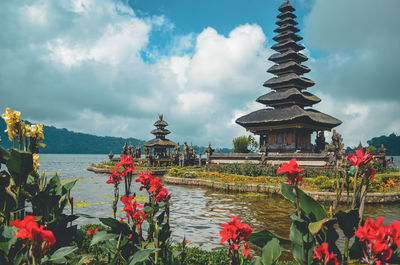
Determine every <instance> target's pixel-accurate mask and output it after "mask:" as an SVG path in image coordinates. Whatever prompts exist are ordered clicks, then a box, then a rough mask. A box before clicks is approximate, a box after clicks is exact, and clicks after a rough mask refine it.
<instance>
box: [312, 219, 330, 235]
mask: <svg viewBox="0 0 400 265" xmlns="http://www.w3.org/2000/svg"><path fill="white" fill-rule="evenodd" d="M329 220H332V219H331V218H325V219H322V220H319V221H317V222H313V223H309V224H308V230H309V231H310V233H311V234H312V235H313V236H315V235H316V234H318V232H319V231H320V230H321V229H322V227H323V226H324V224H325V223H326V222H328V221H329Z"/></svg>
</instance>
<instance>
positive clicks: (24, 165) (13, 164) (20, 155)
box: [6, 149, 33, 186]
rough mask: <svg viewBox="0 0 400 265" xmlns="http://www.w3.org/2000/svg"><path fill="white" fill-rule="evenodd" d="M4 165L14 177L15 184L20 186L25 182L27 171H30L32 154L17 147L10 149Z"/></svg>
mask: <svg viewBox="0 0 400 265" xmlns="http://www.w3.org/2000/svg"><path fill="white" fill-rule="evenodd" d="M6 166H7V169H8V171H9V172H10V174H11V176H13V178H14V181H15V185H17V186H21V185H22V184H25V182H26V179H27V177H28V175H29V173H30V172H31V171H32V167H33V159H32V154H31V153H29V152H25V151H21V150H17V149H11V153H10V157H9V158H8V160H7V163H6Z"/></svg>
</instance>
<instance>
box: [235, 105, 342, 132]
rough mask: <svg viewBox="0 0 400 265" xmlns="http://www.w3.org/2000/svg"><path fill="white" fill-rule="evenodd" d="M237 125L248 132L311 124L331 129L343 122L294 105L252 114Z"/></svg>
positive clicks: (238, 121)
mask: <svg viewBox="0 0 400 265" xmlns="http://www.w3.org/2000/svg"><path fill="white" fill-rule="evenodd" d="M236 123H238V124H240V125H242V126H243V127H245V128H246V129H248V130H251V128H252V127H260V126H262V127H263V128H265V129H268V127H269V126H277V125H282V124H285V125H287V127H288V128H290V127H291V126H292V127H293V128H295V126H293V125H294V124H309V125H310V126H311V127H315V128H316V129H317V128H318V127H321V128H324V129H331V128H333V127H336V126H338V125H340V124H341V123H342V122H341V121H340V120H338V119H336V118H334V117H332V116H329V115H327V114H324V113H322V112H319V111H317V110H313V109H302V108H301V107H299V106H296V105H293V106H290V107H286V108H279V109H271V108H268V109H261V110H257V111H254V112H251V113H249V114H247V115H245V116H242V117H240V118H239V119H237V120H236Z"/></svg>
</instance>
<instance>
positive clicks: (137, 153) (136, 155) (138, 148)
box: [135, 144, 142, 158]
mask: <svg viewBox="0 0 400 265" xmlns="http://www.w3.org/2000/svg"><path fill="white" fill-rule="evenodd" d="M141 155H142V148H141V146H140V144H138V145H137V146H136V150H135V157H136V158H140V156H141Z"/></svg>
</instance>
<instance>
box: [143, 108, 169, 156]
mask: <svg viewBox="0 0 400 265" xmlns="http://www.w3.org/2000/svg"><path fill="white" fill-rule="evenodd" d="M154 126H155V127H156V129H154V130H152V131H151V133H152V134H154V135H155V137H156V138H154V139H152V140H150V141H148V142H146V143H145V144H144V148H145V150H147V152H146V151H145V153H146V157H149V156H152V154H153V155H154V156H156V157H158V158H169V153H168V152H167V151H168V149H169V148H174V147H175V145H176V144H175V143H174V142H172V141H170V140H168V139H166V138H165V136H166V135H168V134H170V133H171V132H170V131H169V130H167V129H165V127H167V126H168V123H167V122H166V121H164V120H163V115H159V120H158V121H156V122H155V123H154ZM151 150H152V151H153V152H151ZM151 153H152V154H151Z"/></svg>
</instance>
